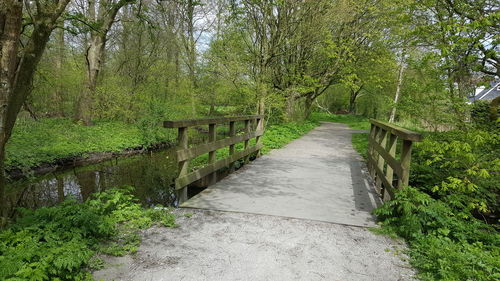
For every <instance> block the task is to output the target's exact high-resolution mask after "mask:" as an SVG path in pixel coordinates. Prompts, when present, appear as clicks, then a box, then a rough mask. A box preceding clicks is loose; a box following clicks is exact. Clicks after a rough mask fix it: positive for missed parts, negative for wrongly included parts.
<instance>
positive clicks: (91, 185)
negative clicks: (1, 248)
mask: <svg viewBox="0 0 500 281" xmlns="http://www.w3.org/2000/svg"><path fill="white" fill-rule="evenodd" d="M173 152H174V150H173V148H168V149H163V150H158V151H150V152H145V153H143V154H138V155H134V156H122V157H116V158H113V159H110V160H107V161H103V162H100V163H98V164H91V165H86V166H82V167H75V168H69V169H66V170H63V171H58V172H52V173H49V174H45V175H42V176H31V177H28V178H25V179H21V180H16V181H12V182H10V183H9V184H8V187H7V204H8V209H9V214H10V216H14V215H16V208H19V207H22V208H29V209H36V208H40V207H44V206H53V205H55V204H57V203H60V202H62V201H64V199H66V198H70V197H71V198H74V199H76V200H78V201H85V200H86V199H87V198H89V196H90V195H91V194H92V193H94V192H100V191H104V190H106V189H108V188H112V187H123V186H133V187H135V190H134V195H135V196H136V197H137V198H138V199H139V200H140V201H141V203H142V204H143V205H144V206H153V205H158V204H161V205H163V206H173V205H174V204H176V198H175V192H174V190H173V180H174V177H175V173H176V170H177V163H174V161H173V159H174V157H173ZM191 196H192V194H191Z"/></svg>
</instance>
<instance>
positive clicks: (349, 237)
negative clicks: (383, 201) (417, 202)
mask: <svg viewBox="0 0 500 281" xmlns="http://www.w3.org/2000/svg"><path fill="white" fill-rule="evenodd" d="M175 212H176V213H177V221H176V223H177V224H178V225H179V227H177V228H163V227H161V228H160V227H153V228H150V229H148V230H146V231H144V232H143V240H142V243H141V246H140V247H139V249H138V251H137V253H136V254H134V255H127V256H123V257H106V259H105V260H106V263H107V266H106V268H105V269H102V270H100V271H97V272H95V273H94V278H95V279H96V280H135V281H141V280H158V281H160V280H197V281H200V280H221V281H222V280H231V281H233V280H342V281H349V280H353V281H354V280H356V281H361V280H367V281H368V280H370V281H373V280H380V281H390V280H394V281H396V280H401V281H402V280H414V279H413V276H414V271H413V269H411V267H410V266H409V265H408V262H407V261H406V256H405V255H404V254H403V253H402V252H403V249H404V248H405V245H404V243H403V242H401V241H398V240H393V239H391V238H388V237H386V236H381V235H376V234H373V233H372V232H370V231H369V230H368V229H366V228H362V227H353V226H345V225H338V224H332V223H327V222H319V221H312V220H302V219H293V218H284V217H277V216H267V215H255V214H246V213H233V212H219V211H206V210H192V209H177V210H176V211H175Z"/></svg>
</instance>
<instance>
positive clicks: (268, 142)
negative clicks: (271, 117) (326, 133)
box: [262, 121, 319, 154]
mask: <svg viewBox="0 0 500 281" xmlns="http://www.w3.org/2000/svg"><path fill="white" fill-rule="evenodd" d="M318 124H319V123H317V122H314V121H305V122H301V123H298V122H290V123H284V124H281V125H271V126H268V127H267V128H266V132H265V134H264V136H263V137H262V144H263V145H264V147H263V148H262V153H264V154H266V153H268V152H269V151H271V149H278V148H281V147H283V146H285V145H286V144H287V143H289V142H290V141H292V140H294V139H297V138H299V137H301V136H302V135H304V134H306V133H308V132H309V131H311V130H312V129H314V128H315V127H316V126H318Z"/></svg>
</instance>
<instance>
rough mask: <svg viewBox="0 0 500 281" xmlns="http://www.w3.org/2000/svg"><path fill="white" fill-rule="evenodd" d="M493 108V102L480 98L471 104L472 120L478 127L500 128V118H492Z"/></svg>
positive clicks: (487, 128)
mask: <svg viewBox="0 0 500 281" xmlns="http://www.w3.org/2000/svg"><path fill="white" fill-rule="evenodd" d="M493 110H495V109H493V108H492V106H491V103H490V102H488V101H482V100H478V101H475V102H473V103H472V104H471V109H470V117H471V121H472V122H473V123H474V125H475V126H476V127H477V128H480V129H485V130H491V131H493V130H498V129H500V123H499V122H498V120H492V115H494V114H492V111H493Z"/></svg>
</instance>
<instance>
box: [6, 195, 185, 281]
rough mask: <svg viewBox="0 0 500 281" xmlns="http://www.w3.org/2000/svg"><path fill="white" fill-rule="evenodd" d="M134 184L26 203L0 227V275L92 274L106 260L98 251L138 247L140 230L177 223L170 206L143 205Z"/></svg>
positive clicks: (29, 277)
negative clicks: (33, 205) (82, 198)
mask: <svg viewBox="0 0 500 281" xmlns="http://www.w3.org/2000/svg"><path fill="white" fill-rule="evenodd" d="M131 191H132V190H131V188H124V189H110V190H106V191H105V192H102V193H96V194H95V195H94V198H93V199H91V200H88V201H86V202H85V203H77V202H76V201H74V200H67V201H65V202H64V203H62V204H60V205H57V206H54V207H44V208H40V209H37V210H35V211H33V210H27V209H24V210H22V212H21V215H20V217H19V218H18V219H17V221H16V222H15V223H14V224H12V225H10V226H9V227H8V228H7V229H5V230H3V231H1V232H0V280H91V279H92V276H91V274H90V273H89V270H92V269H97V268H99V267H101V266H102V265H103V261H102V260H101V259H99V258H98V257H97V256H96V254H98V253H100V254H109V255H124V254H128V253H133V252H135V251H136V250H137V247H138V246H139V243H140V235H139V231H140V230H141V229H145V228H148V227H151V226H152V225H155V224H159V225H163V226H167V227H175V226H176V225H175V216H174V215H173V214H172V213H171V212H170V211H169V210H167V209H164V208H161V207H157V208H150V209H143V208H142V207H141V205H140V204H139V203H138V202H137V200H136V199H135V198H134V196H133V195H131Z"/></svg>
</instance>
